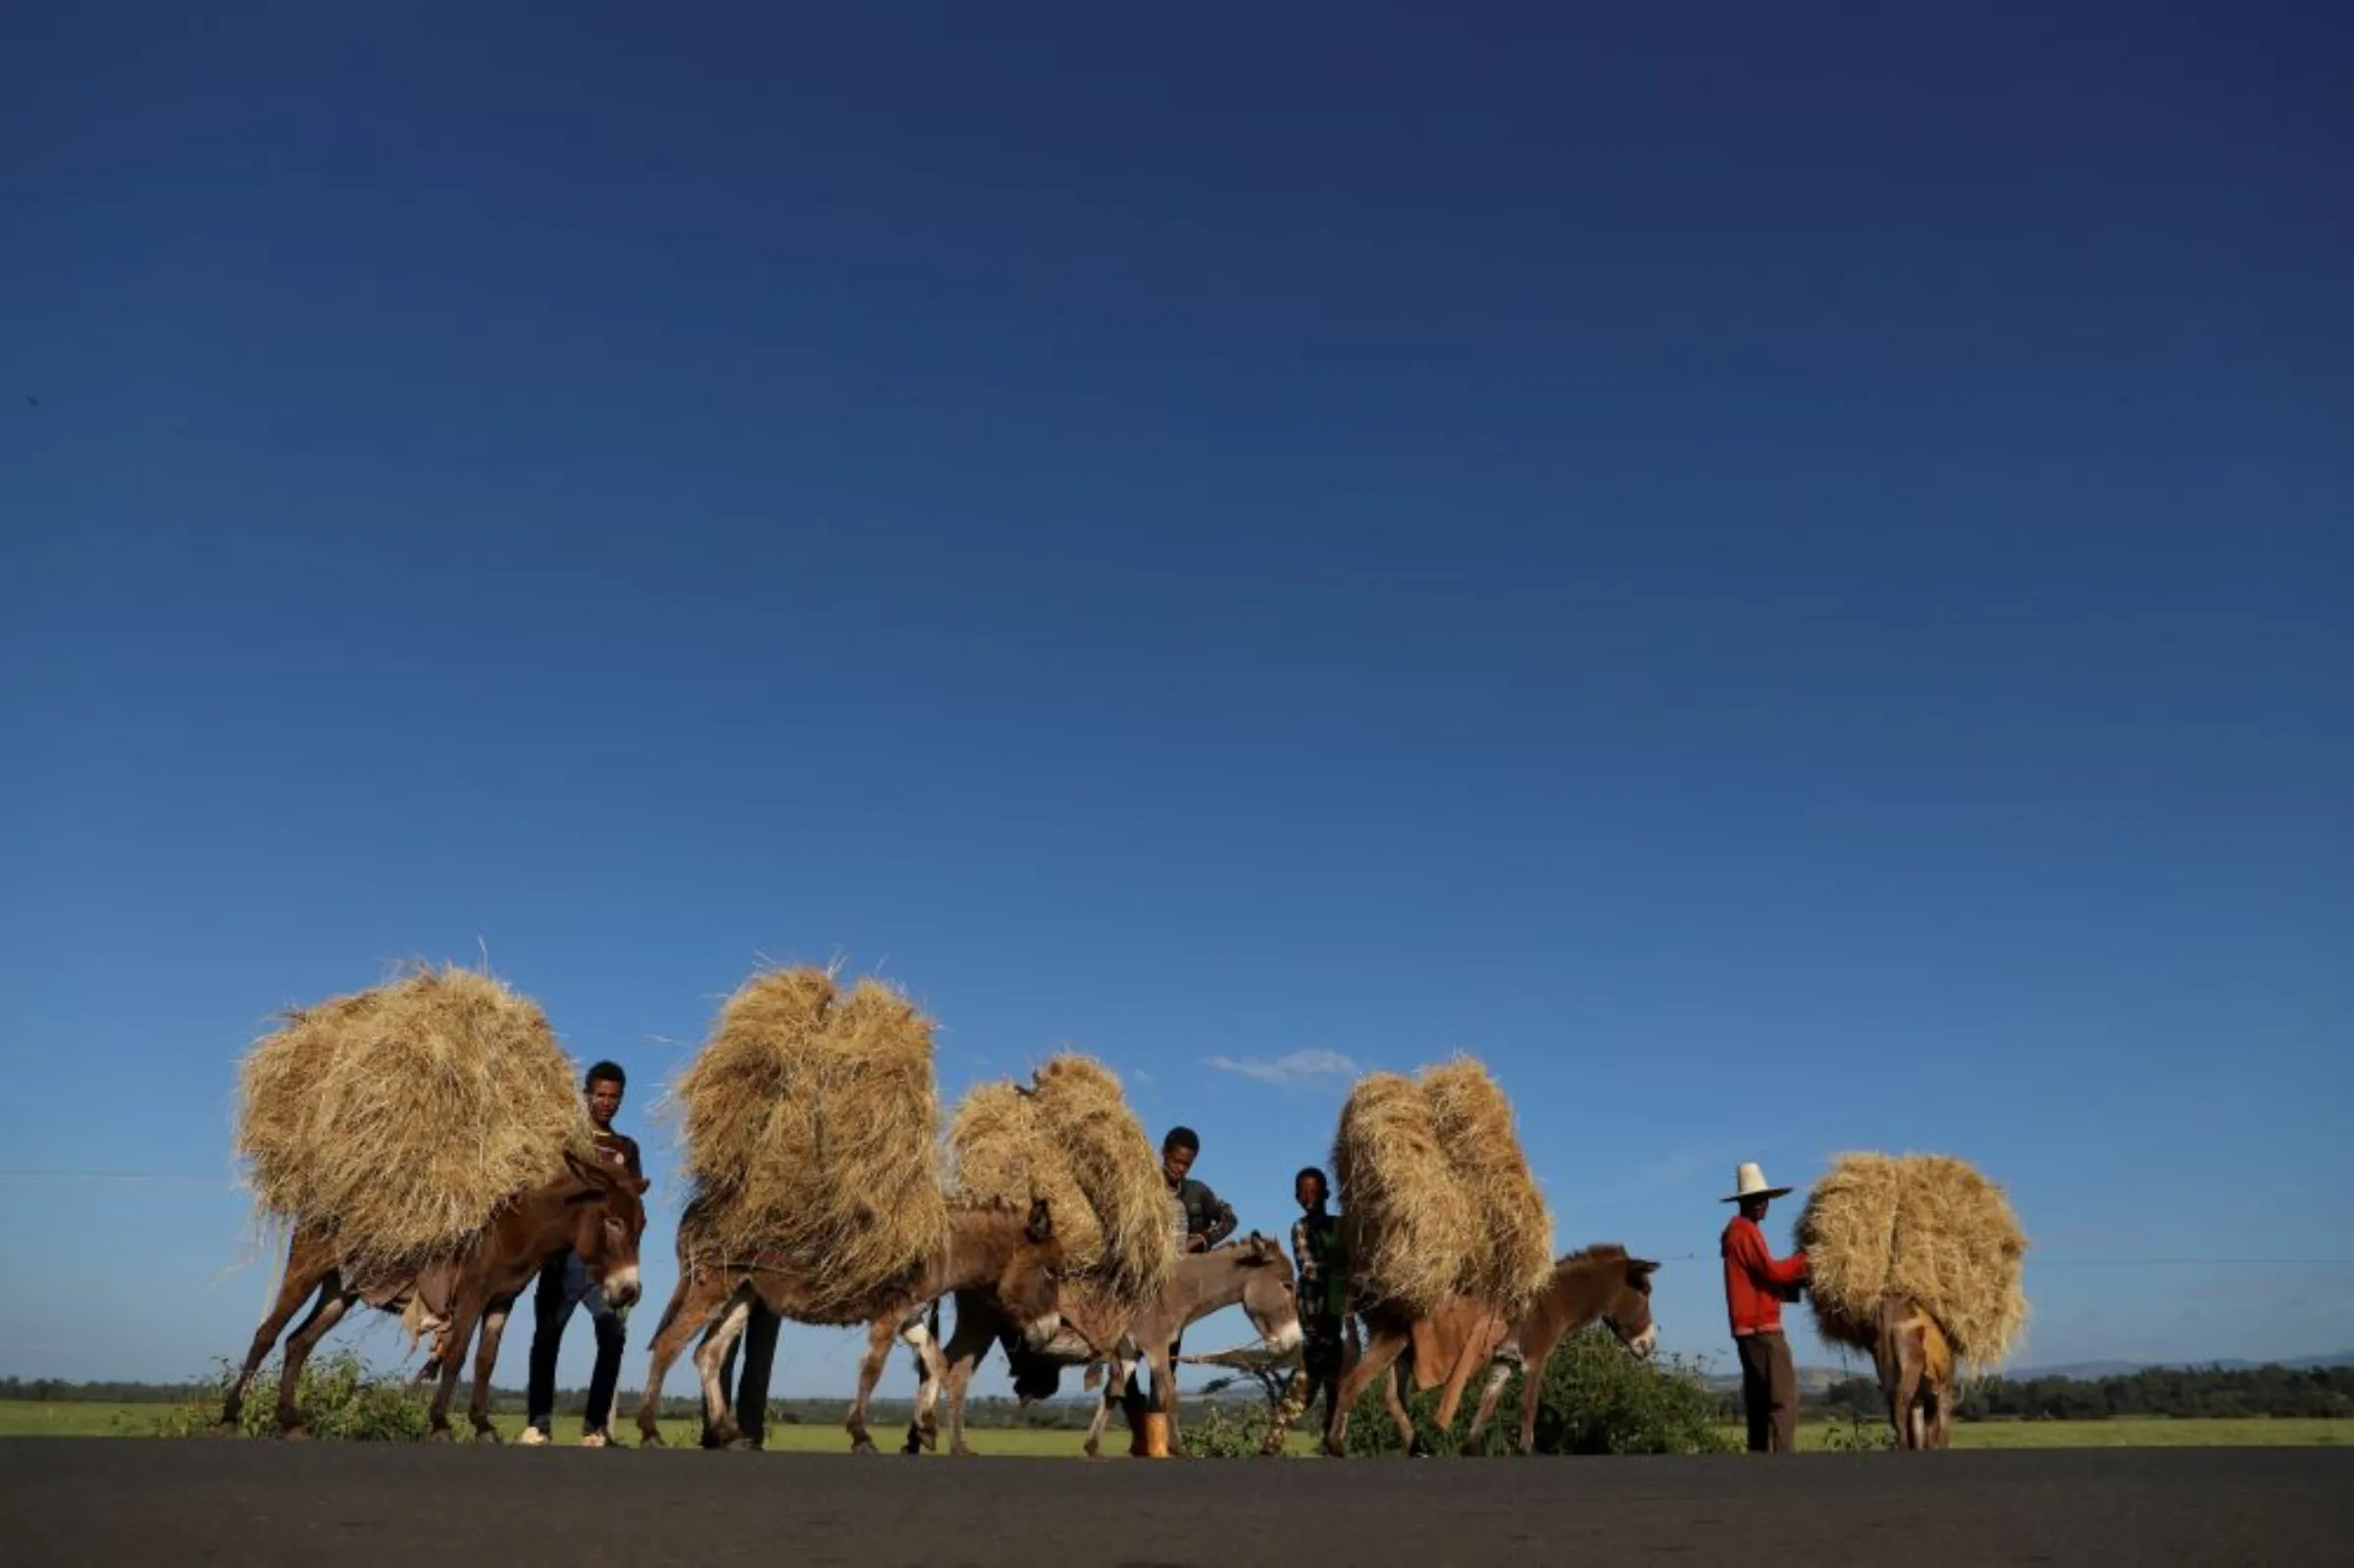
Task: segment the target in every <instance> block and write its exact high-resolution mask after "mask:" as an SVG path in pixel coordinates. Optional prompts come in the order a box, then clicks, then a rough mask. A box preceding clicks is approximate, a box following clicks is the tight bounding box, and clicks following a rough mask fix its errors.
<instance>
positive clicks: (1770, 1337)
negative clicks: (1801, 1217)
mask: <svg viewBox="0 0 2354 1568" xmlns="http://www.w3.org/2000/svg"><path fill="white" fill-rule="evenodd" d="M1733 1186H1734V1190H1733V1193H1732V1195H1731V1196H1729V1197H1727V1198H1726V1199H1725V1200H1724V1201H1725V1202H1727V1203H1735V1204H1739V1205H1740V1212H1739V1213H1737V1214H1735V1215H1734V1216H1733V1218H1732V1220H1731V1222H1730V1223H1729V1224H1727V1225H1726V1226H1725V1228H1724V1235H1723V1236H1722V1238H1720V1239H1719V1241H1718V1248H1717V1249H1718V1250H1719V1251H1720V1252H1721V1253H1722V1254H1723V1256H1724V1305H1725V1311H1726V1314H1727V1315H1728V1316H1729V1317H1730V1319H1731V1320H1732V1329H1733V1348H1734V1350H1735V1351H1736V1352H1737V1354H1738V1356H1739V1359H1740V1362H1741V1403H1742V1406H1743V1409H1744V1410H1745V1411H1746V1413H1747V1414H1748V1417H1749V1451H1750V1452H1752V1453H1793V1452H1796V1451H1797V1448H1798V1372H1797V1369H1796V1368H1795V1367H1794V1366H1793V1365H1792V1364H1791V1360H1790V1341H1789V1340H1786V1339H1784V1338H1783V1337H1782V1303H1783V1302H1784V1301H1795V1300H1797V1299H1798V1290H1799V1287H1800V1286H1801V1285H1802V1284H1804V1283H1805V1281H1806V1278H1807V1254H1806V1253H1805V1252H1803V1251H1801V1252H1793V1253H1792V1254H1791V1255H1790V1256H1788V1257H1786V1258H1776V1257H1775V1256H1774V1255H1773V1249H1772V1248H1771V1247H1769V1246H1767V1245H1766V1233H1765V1232H1764V1231H1763V1230H1762V1229H1760V1226H1761V1225H1762V1223H1763V1222H1764V1220H1765V1218H1766V1207H1767V1206H1768V1205H1769V1204H1770V1203H1772V1201H1773V1200H1774V1199H1775V1198H1777V1197H1782V1196H1784V1195H1786V1194H1787V1193H1788V1192H1789V1191H1790V1189H1788V1188H1786V1187H1768V1186H1766V1173H1765V1172H1764V1171H1762V1170H1760V1169H1759V1168H1758V1167H1757V1166H1756V1165H1754V1164H1749V1165H1744V1166H1742V1167H1741V1168H1740V1170H1739V1172H1738V1173H1737V1174H1736V1175H1735V1177H1734V1182H1733Z"/></svg>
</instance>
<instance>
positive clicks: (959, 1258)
mask: <svg viewBox="0 0 2354 1568" xmlns="http://www.w3.org/2000/svg"><path fill="white" fill-rule="evenodd" d="M692 1219H693V1215H692V1211H690V1213H689V1214H688V1216H687V1217H685V1218H683V1219H682V1221H681V1223H680V1226H679V1284H678V1289H677V1290H674V1291H672V1292H671V1297H670V1304H669V1305H668V1306H667V1307H665V1308H664V1309H663V1312H662V1321H661V1324H660V1325H659V1326H658V1327H657V1328H656V1329H655V1330H654V1342H653V1345H652V1347H651V1349H650V1350H649V1351H648V1353H647V1365H646V1380H645V1395H644V1397H642V1398H641V1399H640V1400H639V1401H638V1432H639V1435H640V1439H641V1440H642V1442H644V1444H645V1446H647V1447H651V1448H658V1447H660V1446H662V1434H661V1429H660V1428H659V1426H658V1425H657V1424H656V1423H657V1420H658V1418H659V1416H660V1412H661V1409H662V1379H663V1377H664V1375H665V1374H666V1373H668V1372H669V1370H670V1364H671V1362H673V1361H675V1360H677V1359H678V1356H679V1352H680V1351H681V1350H683V1349H685V1348H686V1345H687V1341H688V1340H691V1339H692V1338H693V1337H694V1336H695V1335H696V1334H698V1333H700V1334H701V1335H702V1336H703V1340H702V1343H701V1344H700V1345H699V1346H697V1347H696V1349H695V1352H694V1366H695V1371H696V1373H697V1374H698V1375H699V1377H700V1381H701V1384H702V1393H703V1426H704V1431H705V1432H706V1434H707V1435H708V1437H707V1441H708V1442H709V1443H710V1444H711V1445H712V1446H714V1447H730V1448H735V1447H742V1446H743V1445H744V1439H743V1433H742V1429H741V1428H740V1427H738V1426H737V1424H736V1414H735V1411H734V1410H733V1409H731V1408H730V1407H729V1403H728V1396H727V1391H726V1390H725V1389H724V1388H722V1387H721V1385H720V1376H719V1369H720V1365H721V1363H722V1362H723V1361H725V1360H726V1358H727V1354H728V1351H729V1349H730V1348H731V1347H732V1346H733V1345H734V1344H735V1342H736V1340H737V1337H738V1336H739V1335H741V1334H742V1332H743V1326H744V1324H745V1322H746V1321H747V1320H748V1319H749V1318H750V1316H751V1310H752V1303H753V1302H754V1301H755V1300H757V1301H758V1302H760V1304H761V1305H763V1306H765V1307H767V1308H768V1309H769V1310H770V1311H772V1312H774V1313H776V1314H777V1315H778V1316H779V1317H782V1318H791V1319H792V1320H793V1321H794V1322H795V1323H816V1324H821V1325H824V1326H827V1327H847V1326H849V1325H851V1324H857V1323H864V1324H866V1325H868V1332H867V1353H866V1358H865V1360H864V1361H862V1362H861V1363H860V1365H859V1384H858V1400H857V1402H856V1403H855V1404H853V1405H852V1406H851V1407H850V1417H849V1421H848V1423H847V1425H848V1429H849V1434H850V1442H851V1446H852V1447H853V1448H854V1449H855V1448H859V1447H864V1448H872V1447H873V1446H874V1442H873V1441H872V1440H871V1439H870V1438H869V1437H868V1436H867V1429H866V1401H867V1395H868V1394H869V1393H870V1392H871V1391H873V1388H874V1384H875V1379H876V1378H877V1377H879V1376H880V1375H881V1373H882V1366H883V1362H884V1360H885V1359H886V1358H887V1357H888V1356H889V1355H890V1353H891V1342H892V1340H894V1339H901V1340H906V1342H907V1343H908V1344H909V1345H911V1346H912V1347H913V1348H914V1349H915V1351H916V1354H917V1355H918V1356H921V1355H922V1354H923V1353H924V1349H925V1346H926V1344H927V1343H928V1342H929V1340H930V1330H929V1329H928V1328H927V1327H926V1325H925V1322H924V1313H925V1309H926V1308H927V1307H929V1306H930V1305H931V1304H932V1303H933V1302H935V1301H937V1300H938V1299H940V1297H941V1296H943V1295H945V1294H947V1292H949V1291H950V1290H970V1291H975V1292H981V1293H985V1294H986V1295H987V1297H988V1299H989V1300H990V1301H991V1302H992V1303H993V1304H994V1305H995V1306H996V1307H997V1308H998V1310H999V1311H1001V1312H1002V1313H1003V1315H1004V1318H1005V1320H1006V1321H1008V1322H1010V1323H1011V1324H1012V1325H1013V1326H1014V1327H1015V1328H1016V1329H1017V1330H1018V1331H1019V1332H1020V1333H1021V1334H1022V1335H1024V1336H1025V1337H1026V1338H1027V1339H1028V1340H1030V1341H1031V1342H1033V1343H1037V1344H1044V1343H1046V1342H1047V1341H1049V1340H1051V1339H1053V1337H1054V1334H1055V1331H1056V1329H1057V1328H1059V1327H1060V1325H1061V1312H1060V1305H1059V1301H1058V1299H1057V1297H1058V1289H1057V1282H1058V1281H1059V1279H1060V1277H1061V1273H1062V1242H1061V1240H1060V1239H1058V1238H1057V1237H1056V1236H1055V1235H1054V1219H1053V1214H1052V1211H1051V1210H1050V1209H1049V1206H1048V1204H1047V1200H1046V1199H1045V1198H1039V1199H1038V1200H1036V1201H1035V1202H1033V1203H1032V1204H1031V1205H1030V1212H1029V1214H1028V1216H1027V1217H1025V1216H1024V1215H1022V1214H1021V1213H1020V1212H1019V1211H1017V1210H1015V1209H1012V1208H1007V1207H998V1206H995V1205H992V1206H987V1207H974V1208H953V1209H950V1210H949V1211H948V1238H947V1245H946V1246H945V1247H943V1248H942V1249H941V1250H940V1251H939V1252H938V1253H937V1254H935V1255H934V1256H932V1257H930V1258H927V1259H925V1260H924V1262H923V1263H922V1264H921V1265H919V1266H918V1267H917V1268H916V1269H915V1270H914V1271H913V1272H911V1273H909V1274H905V1275H902V1276H901V1277H900V1278H899V1279H897V1280H895V1281H892V1282H891V1283H889V1284H887V1285H885V1286H883V1287H882V1288H881V1289H879V1290H875V1291H872V1292H870V1293H869V1294H868V1295H867V1296H866V1297H865V1298H864V1299H862V1300H858V1301H853V1302H850V1303H848V1304H846V1305H843V1306H839V1307H837V1306H831V1305H820V1304H819V1303H818V1300H817V1291H816V1290H815V1282H814V1281H813V1280H812V1279H811V1277H810V1269H809V1266H808V1264H807V1263H806V1262H805V1261H803V1260H800V1259H796V1258H792V1257H789V1256H786V1255H785V1254H783V1253H777V1252H764V1253H760V1254H758V1255H757V1256H755V1257H752V1258H750V1259H747V1260H744V1261H742V1262H733V1261H731V1262H727V1263H724V1264H716V1265H715V1264H714V1263H712V1262H711V1260H710V1259H708V1258H707V1257H704V1256H702V1255H700V1248H699V1247H698V1245H697V1242H698V1239H699V1238H698V1236H697V1227H695V1226H694V1225H693V1224H692V1223H691V1222H692Z"/></svg>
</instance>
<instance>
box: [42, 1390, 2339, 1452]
mask: <svg viewBox="0 0 2354 1568" xmlns="http://www.w3.org/2000/svg"><path fill="white" fill-rule="evenodd" d="M170 1409H171V1407H170V1406H167V1405H153V1404H71V1403H58V1404H47V1403H35V1402H32V1401H8V1400H0V1437H8V1438H110V1437H146V1436H150V1435H152V1433H153V1430H154V1426H155V1423H156V1421H157V1419H158V1418H159V1417H161V1416H163V1415H164V1414H165V1413H167V1411H169V1410H170ZM496 1419H497V1422H498V1429H499V1432H500V1434H501V1435H502V1436H503V1437H505V1438H507V1439H508V1440H509V1441H510V1442H512V1441H513V1440H514V1438H515V1436H516V1434H517V1433H518V1432H520V1431H521V1430H522V1427H523V1418H522V1417H521V1416H513V1415H509V1416H500V1417H497V1418H496ZM1845 1430H1846V1429H1845V1428H1843V1427H1840V1428H1834V1427H1833V1426H1832V1425H1831V1424H1829V1423H1827V1422H1815V1423H1810V1424H1809V1425H1808V1426H1807V1427H1805V1428H1804V1429H1802V1431H1801V1434H1800V1445H1801V1447H1802V1449H1808V1450H1818V1449H1824V1448H1828V1447H1830V1446H1831V1445H1832V1443H1833V1442H1834V1437H1835V1434H1837V1433H1840V1432H1844V1431H1845ZM696 1431H697V1427H696V1423H694V1422H693V1421H691V1420H670V1421H665V1422H664V1423H663V1424H662V1435H663V1437H664V1438H665V1439H666V1440H668V1441H669V1442H671V1443H672V1444H674V1445H677V1446H682V1447H691V1446H692V1445H693V1443H694V1441H695V1435H696ZM622 1436H623V1439H624V1441H625V1442H633V1443H634V1442H636V1441H637V1428H636V1427H635V1426H633V1425H625V1426H624V1427H623V1428H622ZM898 1436H899V1434H898V1432H897V1430H896V1429H894V1430H891V1431H885V1430H883V1429H881V1428H878V1429H877V1430H876V1433H875V1439H876V1442H879V1443H881V1444H882V1445H883V1446H885V1447H886V1448H887V1449H888V1448H892V1447H896V1443H897V1441H898ZM1082 1437H1083V1434H1081V1433H1077V1432H1042V1431H1036V1430H1028V1429H1001V1428H989V1429H975V1430H973V1432H972V1433H971V1441H972V1444H973V1447H974V1449H975V1451H977V1452H980V1453H984V1454H997V1455H1000V1456H1021V1457H1029V1458H1073V1457H1076V1456H1077V1455H1078V1453H1079V1444H1080V1440H1081V1438H1082ZM1127 1437H1128V1435H1127V1433H1126V1432H1125V1431H1124V1430H1121V1431H1115V1432H1108V1433H1106V1434H1105V1440H1104V1446H1105V1448H1106V1450H1107V1451H1112V1452H1117V1451H1120V1450H1122V1449H1124V1448H1125V1447H1126V1445H1127ZM579 1440H580V1422H579V1420H578V1418H559V1419H558V1421H557V1423H556V1441H557V1442H559V1443H563V1444H570V1443H574V1442H578V1441H579ZM768 1444H769V1448H770V1450H771V1451H773V1452H781V1453H842V1452H845V1451H847V1449H848V1447H849V1440H848V1439H847V1438H846V1437H845V1436H844V1434H843V1431H842V1429H841V1428H840V1427H820V1426H776V1427H771V1428H770V1429H769V1433H768ZM2342 1444H2354V1422H2349V1421H2291V1420H2278V1421H2274V1420H2261V1419H2259V1420H2247V1421H2208V1420H2184V1421H2170V1420H2166V1419H2163V1418H2148V1419H2133V1420H2120V1421H1989V1422H1966V1423H1963V1424H1961V1425H1958V1426H1956V1427H1955V1428H1954V1446H1955V1447H1956V1448H2199V1447H2215V1448H2245V1447H2290V1446H2301V1447H2313V1446H2337V1445H2342ZM1307 1446H1308V1442H1307V1440H1306V1439H1305V1437H1300V1436H1298V1435H1295V1441H1294V1443H1293V1449H1294V1451H1295V1452H1301V1451H1305V1449H1306V1447H1307Z"/></svg>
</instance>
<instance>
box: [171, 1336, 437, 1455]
mask: <svg viewBox="0 0 2354 1568" xmlns="http://www.w3.org/2000/svg"><path fill="white" fill-rule="evenodd" d="M236 1375H237V1373H236V1368H235V1367H233V1366H230V1364H228V1363H227V1362H224V1363H222V1367H221V1373H220V1375H219V1376H218V1377H216V1378H214V1379H213V1380H212V1381H211V1382H210V1383H206V1384H200V1385H198V1386H197V1387H196V1388H195V1389H193V1390H191V1391H190V1392H189V1395H188V1397H187V1398H186V1399H185V1400H183V1401H182V1402H181V1403H179V1404H178V1405H175V1406H173V1407H172V1408H171V1409H169V1410H167V1411H165V1412H163V1413H162V1414H160V1415H157V1416H155V1417H153V1418H151V1419H152V1422H153V1427H152V1430H153V1431H154V1433H155V1435H156V1436H158V1437H164V1438H190V1437H202V1436H206V1435H208V1434H210V1433H211V1432H212V1430H213V1427H214V1424H215V1423H216V1422H218V1421H219V1420H220V1419H221V1404H222V1401H223V1400H224V1399H225V1398H227V1397H228V1394H229V1388H230V1383H232V1382H233V1381H234V1380H235V1378H236ZM294 1408H295V1410H296V1411H297V1412H298V1413H299V1414H300V1415H301V1417H302V1424H303V1425H304V1426H305V1427H306V1428H308V1429H309V1430H310V1434H311V1436H313V1437H314V1438H333V1439H341V1440H343V1441H345V1442H416V1441H417V1440H419V1439H421V1438H423V1437H424V1436H425V1435H426V1432H427V1430H428V1429H429V1428H430V1427H431V1425H432V1418H431V1416H430V1414H429V1412H428V1394H427V1391H425V1390H423V1389H419V1388H416V1387H414V1386H412V1385H410V1384H409V1383H407V1382H405V1381H402V1380H400V1379H396V1378H385V1377H379V1376H376V1375H375V1374H372V1373H371V1372H370V1371H369V1370H368V1368H367V1366H366V1364H365V1363H363V1362H362V1361H361V1360H360V1358H359V1357H358V1356H357V1355H355V1354H353V1353H352V1352H351V1351H349V1350H342V1351H337V1352H334V1353H333V1354H329V1355H318V1356H313V1357H312V1358H311V1360H310V1362H309V1363H308V1364H307V1365H306V1366H304V1367H303V1369H302V1384H301V1386H300V1387H299V1388H298V1389H297V1390H296V1391H295V1394H294ZM238 1432H239V1435H240V1436H243V1437H248V1438H266V1437H274V1436H276V1435H277V1432H278V1371H277V1369H276V1367H275V1366H272V1367H264V1368H263V1369H262V1372H261V1375H260V1376H259V1377H257V1378H255V1379H254V1380H253V1390H252V1391H251V1392H250V1393H248V1394H247V1395H246V1398H245V1408H244V1410H243V1411H242V1412H241V1414H240V1419H239V1421H238Z"/></svg>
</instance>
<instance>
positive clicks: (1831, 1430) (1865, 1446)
mask: <svg viewBox="0 0 2354 1568" xmlns="http://www.w3.org/2000/svg"><path fill="white" fill-rule="evenodd" d="M1822 1445H1823V1446H1824V1447H1825V1448H1827V1449H1829V1450H1830V1451H1831V1452H1833V1453H1881V1452H1884V1451H1886V1450H1888V1449H1891V1448H1894V1447H1895V1446H1896V1434H1895V1432H1893V1431H1892V1430H1890V1428H1889V1426H1888V1418H1887V1417H1886V1416H1884V1415H1883V1416H1866V1415H1864V1414H1863V1413H1862V1412H1861V1411H1855V1410H1851V1411H1849V1412H1848V1413H1847V1418H1846V1419H1845V1420H1843V1421H1842V1420H1834V1421H1832V1422H1831V1423H1830V1424H1829V1425H1828V1426H1826V1427H1825V1428H1824V1429H1823V1433H1822Z"/></svg>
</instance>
